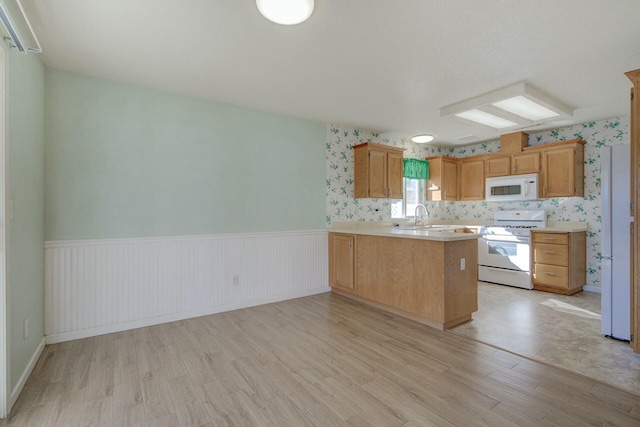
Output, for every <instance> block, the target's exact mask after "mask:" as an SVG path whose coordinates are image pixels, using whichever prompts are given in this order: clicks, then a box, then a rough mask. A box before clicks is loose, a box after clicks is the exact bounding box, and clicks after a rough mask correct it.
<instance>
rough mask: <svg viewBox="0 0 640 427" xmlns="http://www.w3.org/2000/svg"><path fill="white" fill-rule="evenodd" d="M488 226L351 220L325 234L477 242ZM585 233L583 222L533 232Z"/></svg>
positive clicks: (480, 223) (484, 222) (556, 223)
mask: <svg viewBox="0 0 640 427" xmlns="http://www.w3.org/2000/svg"><path fill="white" fill-rule="evenodd" d="M398 224H400V225H398ZM489 225H492V222H491V221H487V220H433V221H427V222H425V223H424V224H422V227H418V228H411V224H410V223H407V222H404V221H381V222H367V221H357V222H356V221H353V222H334V223H332V224H331V225H330V226H329V229H328V231H329V232H334V233H348V234H362V235H369V236H382V237H398V238H409V239H422V240H436V241H445V242H446V241H455V240H472V239H477V238H478V237H479V235H478V231H479V230H480V228H481V227H483V226H489ZM586 230H587V223H586V222H569V221H549V222H548V223H547V226H546V227H543V228H536V229H534V230H533V231H538V232H547V233H567V232H578V231H586Z"/></svg>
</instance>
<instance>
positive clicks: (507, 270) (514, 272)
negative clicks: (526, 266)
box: [483, 265, 523, 274]
mask: <svg viewBox="0 0 640 427" xmlns="http://www.w3.org/2000/svg"><path fill="white" fill-rule="evenodd" d="M483 267H484V268H486V269H488V270H495V271H500V272H503V273H513V274H518V273H523V270H509V269H506V268H496V267H489V266H488V265H484V266H483Z"/></svg>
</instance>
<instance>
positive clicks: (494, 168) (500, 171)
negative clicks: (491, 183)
mask: <svg viewBox="0 0 640 427" xmlns="http://www.w3.org/2000/svg"><path fill="white" fill-rule="evenodd" d="M484 169H485V174H486V177H487V178H491V177H494V176H505V175H509V174H510V173H511V156H490V157H488V158H487V160H486V161H485V165H484Z"/></svg>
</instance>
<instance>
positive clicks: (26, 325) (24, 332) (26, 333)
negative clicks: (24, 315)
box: [22, 319, 29, 338]
mask: <svg viewBox="0 0 640 427" xmlns="http://www.w3.org/2000/svg"><path fill="white" fill-rule="evenodd" d="M28 336H29V319H24V324H23V328H22V337H23V338H27V337H28Z"/></svg>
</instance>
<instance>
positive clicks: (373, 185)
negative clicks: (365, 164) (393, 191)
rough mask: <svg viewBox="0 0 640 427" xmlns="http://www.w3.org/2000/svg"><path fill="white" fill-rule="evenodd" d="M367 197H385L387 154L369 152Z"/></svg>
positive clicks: (374, 151)
mask: <svg viewBox="0 0 640 427" xmlns="http://www.w3.org/2000/svg"><path fill="white" fill-rule="evenodd" d="M369 197H387V152H386V151H383V150H375V149H370V150H369Z"/></svg>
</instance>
